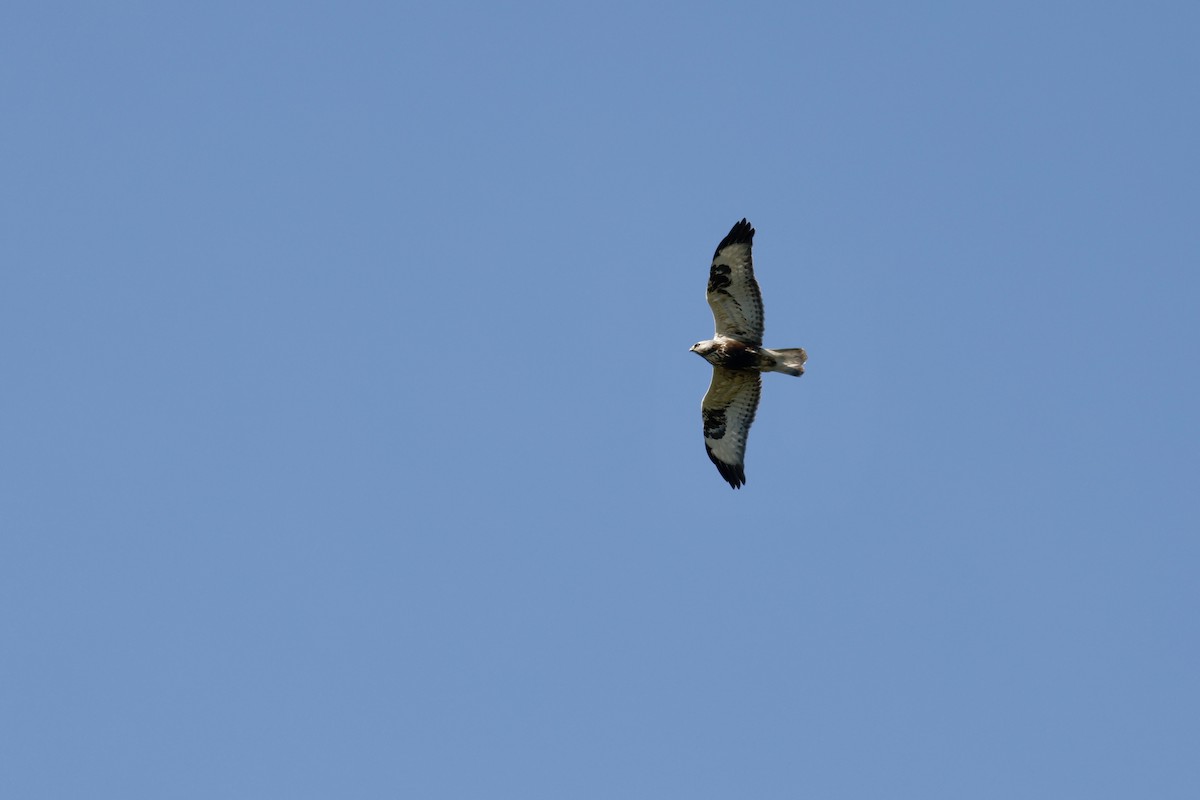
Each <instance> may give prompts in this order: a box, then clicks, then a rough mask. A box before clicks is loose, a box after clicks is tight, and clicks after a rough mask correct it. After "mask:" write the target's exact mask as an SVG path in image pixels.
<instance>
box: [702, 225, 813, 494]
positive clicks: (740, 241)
mask: <svg viewBox="0 0 1200 800" xmlns="http://www.w3.org/2000/svg"><path fill="white" fill-rule="evenodd" d="M753 243H754V228H752V227H750V223H749V222H747V221H746V220H744V219H743V220H742V221H741V222H739V223H737V224H735V225H734V226H733V228H732V229H731V230H730V231H729V235H728V236H726V237H725V238H724V239H722V240H721V243H720V244H719V245H717V252H716V253H714V254H713V261H712V269H711V270H710V271H709V273H708V304H709V305H710V306H712V312H713V318H714V319H715V320H716V322H717V332H716V334H715V335H714V336H713V338H712V339H709V340H708V341H704V342H697V343H696V344H694V345H692V352H693V353H695V354H697V355H699V356H700V357H701V358H703V359H704V360H705V361H707V362H708V363H710V364H712V365H713V377H712V383H711V384H710V385H709V387H708V394H706V395H704V403H703V404H702V405H701V411H702V412H703V414H704V449H705V450H707V451H708V457H709V458H711V459H712V462H713V463H714V464H716V465H717V470H718V471H719V472H720V473H721V477H722V478H724V479H725V480H727V481H729V485H730V486H732V487H733V488H735V489H738V488H741V487H742V486H743V485H745V483H746V437H747V435H748V434H749V433H750V423H752V422H754V412H755V411H757V410H758V395H759V392H760V391H761V389H762V378H761V376H760V374H759V373H762V372H783V373H785V374H788V375H796V376H800V375H803V374H804V362H805V361H807V360H808V355H807V354H806V353H805V352H804V350H803V349H802V348H799V347H797V348H793V349H788V350H768V349H767V348H765V347H763V346H762V336H763V307H762V293H761V292H759V290H758V282H757V281H756V280H754V264H753V262H752V261H751V258H750V247H751V245H753Z"/></svg>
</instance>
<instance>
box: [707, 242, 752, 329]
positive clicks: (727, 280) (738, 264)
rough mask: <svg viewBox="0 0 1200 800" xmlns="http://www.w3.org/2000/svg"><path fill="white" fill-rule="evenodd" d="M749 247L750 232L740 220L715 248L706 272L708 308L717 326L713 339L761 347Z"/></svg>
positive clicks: (750, 244)
mask: <svg viewBox="0 0 1200 800" xmlns="http://www.w3.org/2000/svg"><path fill="white" fill-rule="evenodd" d="M753 243H754V228H752V227H750V223H749V222H747V221H746V220H744V219H743V220H742V221H741V222H739V223H737V224H735V225H734V226H733V228H732V229H731V230H730V231H729V235H728V236H726V237H725V238H724V239H722V240H721V243H720V244H719V245H717V252H716V253H714V254H713V261H712V268H711V269H710V270H709V272H708V304H709V305H710V306H712V312H713V319H715V320H716V323H717V336H729V337H731V338H734V339H737V340H738V341H741V342H745V343H746V344H752V345H761V344H762V336H763V305H762V293H761V292H759V290H758V281H756V280H754V262H753V260H752V259H751V257H750V247H751V246H752V245H753Z"/></svg>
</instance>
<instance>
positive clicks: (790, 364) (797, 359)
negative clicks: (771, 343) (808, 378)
mask: <svg viewBox="0 0 1200 800" xmlns="http://www.w3.org/2000/svg"><path fill="white" fill-rule="evenodd" d="M769 352H770V353H771V356H772V357H773V358H774V359H775V363H774V364H772V365H771V366H770V367H768V369H769V370H770V371H771V372H782V373H784V374H785V375H795V376H796V377H800V376H801V375H803V374H804V362H805V361H808V353H806V352H804V348H803V347H793V348H789V349H787V350H771V351H769Z"/></svg>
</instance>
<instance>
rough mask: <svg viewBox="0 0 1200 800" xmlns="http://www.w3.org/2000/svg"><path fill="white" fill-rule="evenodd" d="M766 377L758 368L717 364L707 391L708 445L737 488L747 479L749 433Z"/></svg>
mask: <svg viewBox="0 0 1200 800" xmlns="http://www.w3.org/2000/svg"><path fill="white" fill-rule="evenodd" d="M761 388H762V378H761V376H760V375H759V374H758V373H757V372H753V371H749V370H745V371H742V370H736V371H735V370H732V369H725V368H724V367H713V377H712V383H711V384H709V386H708V393H707V394H706V395H704V403H703V404H702V405H701V411H702V413H703V415H704V449H705V450H707V451H708V457H709V458H711V459H712V462H713V463H714V464H716V465H717V470H718V471H719V472H720V473H721V477H722V478H724V479H725V480H727V481H729V485H730V486H732V487H733V488H735V489H737V488H739V487H741V486H742V485H743V484H744V483H745V482H746V437H747V436H749V434H750V423H752V422H754V412H755V411H757V410H758V394H759V391H760V390H761Z"/></svg>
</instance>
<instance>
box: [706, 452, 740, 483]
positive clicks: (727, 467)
mask: <svg viewBox="0 0 1200 800" xmlns="http://www.w3.org/2000/svg"><path fill="white" fill-rule="evenodd" d="M704 452H706V453H708V460H709V461H711V462H713V463H714V464H716V465H717V472H719V473H721V477H722V478H724V479H725V480H726V481H728V482H729V485H730V486H732V487H733V488H735V489H740V488H742V487H743V486H745V485H746V468H745V467H744V466H743V465H741V464H726V463H725V462H724V461H718V460H717V457H716V456H714V455H713V451H712V448H711V447H709V446H708V445H704Z"/></svg>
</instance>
